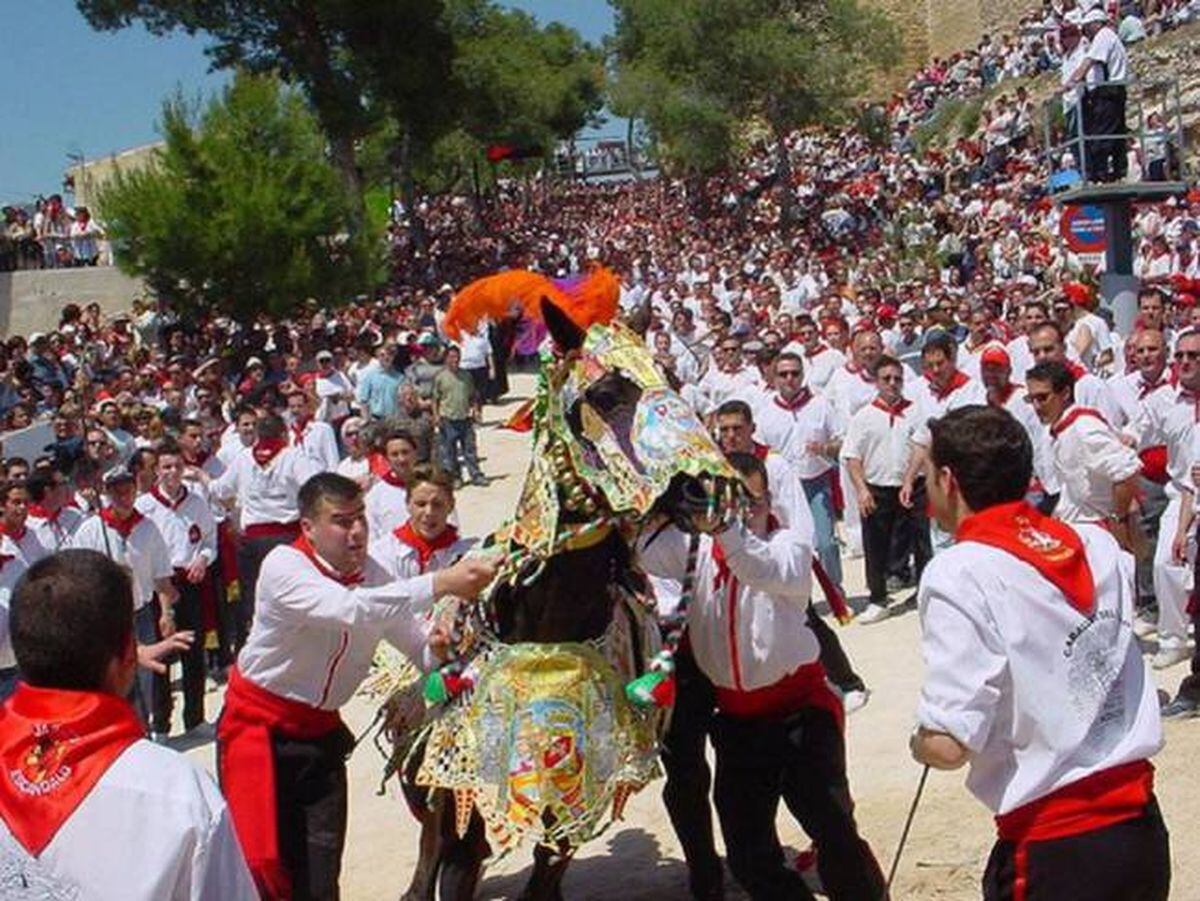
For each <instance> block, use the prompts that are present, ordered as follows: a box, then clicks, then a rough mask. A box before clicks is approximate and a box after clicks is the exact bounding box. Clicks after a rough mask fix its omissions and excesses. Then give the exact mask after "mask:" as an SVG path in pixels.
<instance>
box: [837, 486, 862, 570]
mask: <svg viewBox="0 0 1200 901" xmlns="http://www.w3.org/2000/svg"><path fill="white" fill-rule="evenodd" d="M838 478H839V479H840V480H841V483H842V497H843V498H844V499H845V509H843V510H842V530H843V532H842V534H843V536H844V537H845V539H846V555H847V556H849V557H861V556H862V553H863V540H862V517H861V516H860V515H859V512H858V495H856V494H855V493H854V482H853V481H851V479H850V471H849V470H848V469H846V464H845V463H842V464H841V465H840V466H839V467H838Z"/></svg>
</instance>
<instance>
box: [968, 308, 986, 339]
mask: <svg viewBox="0 0 1200 901" xmlns="http://www.w3.org/2000/svg"><path fill="white" fill-rule="evenodd" d="M990 322H991V321H990V319H989V318H988V314H987V313H985V312H984V311H983V310H976V311H975V312H974V313H972V314H971V320H970V323H969V325H968V328H969V329H970V331H971V337H972V338H974V339H975V340H976V341H979V340H980V339H982V338H983V337H984V336H985V335H986V334H987V330H988V325H990Z"/></svg>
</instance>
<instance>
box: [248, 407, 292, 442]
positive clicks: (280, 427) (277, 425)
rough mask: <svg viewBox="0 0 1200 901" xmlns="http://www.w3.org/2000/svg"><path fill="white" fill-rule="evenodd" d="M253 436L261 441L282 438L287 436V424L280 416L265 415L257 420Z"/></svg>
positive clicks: (273, 414)
mask: <svg viewBox="0 0 1200 901" xmlns="http://www.w3.org/2000/svg"><path fill="white" fill-rule="evenodd" d="M255 434H256V435H258V437H259V438H260V439H261V440H263V441H271V440H274V439H276V438H283V437H284V436H286V435H287V424H286V423H285V422H284V421H283V417H282V416H278V415H276V414H275V413H267V414H265V415H263V416H260V417H259V418H258V423H257V424H256V425H255Z"/></svg>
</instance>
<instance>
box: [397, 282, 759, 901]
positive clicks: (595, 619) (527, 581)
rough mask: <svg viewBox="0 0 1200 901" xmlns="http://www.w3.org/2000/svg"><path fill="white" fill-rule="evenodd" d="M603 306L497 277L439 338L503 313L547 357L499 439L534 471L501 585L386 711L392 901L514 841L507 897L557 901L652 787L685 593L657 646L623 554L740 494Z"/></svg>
mask: <svg viewBox="0 0 1200 901" xmlns="http://www.w3.org/2000/svg"><path fill="white" fill-rule="evenodd" d="M617 292H618V287H617V281H616V279H615V278H614V277H613V276H612V274H611V273H609V272H608V271H606V270H604V269H597V270H595V271H593V272H592V273H591V274H589V275H587V276H585V277H582V278H580V279H577V280H574V281H565V282H562V281H552V280H550V279H546V278H544V277H542V276H539V275H536V274H534V273H528V272H509V273H502V274H500V275H495V276H491V277H490V278H486V279H482V280H480V281H478V282H475V283H473V284H471V285H469V286H468V287H467V288H465V289H464V290H463V291H462V292H460V293H459V294H458V295H457V296H456V297H455V299H454V301H453V303H452V304H451V306H450V309H449V311H448V313H447V317H446V322H445V328H446V330H447V332H448V333H449V334H450V335H451V336H455V335H457V334H459V333H460V332H461V330H464V329H469V328H472V327H473V326H474V325H476V324H477V323H478V322H479V321H480V320H482V319H483V318H484V317H492V318H498V317H500V316H503V315H506V314H507V313H509V312H510V310H511V309H512V305H513V304H519V305H520V306H521V307H522V309H523V312H524V314H525V315H526V316H529V317H532V318H535V319H536V320H538V321H541V322H543V323H544V324H545V326H546V328H547V330H548V332H549V336H550V338H551V340H552V343H553V349H552V350H551V351H548V352H545V353H543V357H542V365H541V369H540V373H539V380H538V388H537V394H536V397H535V398H534V400H533V401H532V402H531V403H530V404H527V405H526V407H525V408H524V409H523V410H522V412H521V414H520V415H519V416H518V417H516V421H514V422H512V423H511V425H513V426H514V427H516V428H520V429H522V430H526V429H527V430H529V431H531V433H532V454H531V460H530V463H529V469H528V472H527V475H526V478H525V482H524V486H523V489H522V491H521V495H520V500H519V502H518V504H517V509H516V512H515V515H514V516H513V518H512V519H511V520H510V521H508V522H507V523H506V524H505V525H504V526H503V527H502V528H500V529H499V530H498V531H497V532H496V533H494V534H493V535H491V536H489V538H488V539H487V540H486V541H485V542H484V546H485V548H488V549H490V552H492V553H496V554H498V555H499V556H500V558H501V560H502V563H501V567H500V572H499V574H498V576H497V578H496V580H495V581H494V582H493V584H492V585H491V586H490V587H489V588H488V589H486V590H485V591H484V592H483V594H482V595H481V596H480V597H479V598H475V599H467V600H465V601H459V602H457V606H456V607H454V608H452V609H451V610H449V611H445V612H443V614H442V616H443V622H444V623H445V632H446V633H447V634H448V636H449V639H450V641H449V644H450V648H451V650H450V656H451V659H450V661H449V662H448V663H447V664H446V665H444V666H443V667H442V668H441V669H440V670H438V671H437V672H434V673H431V674H430V675H428V676H427V677H426V678H425V679H424V680H423V682H419V683H416V684H414V685H413V686H412V687H410V688H408V689H407V690H406V691H405V692H402V693H400V694H399V695H397V696H395V697H393V699H392V700H391V702H390V705H389V706H390V710H391V713H392V715H393V722H395V721H396V718H398V719H399V720H400V721H402V722H403V723H404V726H402V727H400V728H398V729H393V730H392V734H393V735H395V739H396V743H395V750H394V752H393V756H392V763H391V767H392V770H391V771H392V772H395V771H398V772H400V774H401V777H402V784H403V786H404V790H405V795H406V797H407V798H408V800H409V802H410V806H411V807H412V808H413V810H414V812H416V813H417V815H418V817H419V818H420V819H421V823H422V835H421V848H420V852H421V853H420V860H419V863H418V866H417V869H416V872H415V873H414V875H413V880H412V884H411V886H410V887H409V889H408V891H407V892H406V894H405V896H404V897H405V899H408V901H426V899H428V901H432V899H433V898H434V897H435V889H436V890H438V891H439V892H440V897H441V898H442V899H443V901H467V899H470V898H471V897H473V895H474V894H475V891H476V889H477V887H478V882H479V879H480V876H481V873H482V868H483V863H484V861H485V860H486V859H487V858H489V857H490V856H492V855H494V854H503V853H506V852H508V851H511V850H512V849H514V848H516V847H517V846H518V845H519V844H520V843H521V842H522V840H523V839H525V838H526V837H533V838H535V839H536V841H537V845H536V848H535V850H534V858H535V866H534V870H533V874H532V876H531V878H530V880H529V882H528V884H527V885H526V887H525V890H524V893H523V895H522V897H523V898H528V899H531V901H532V899H537V901H541V899H554V898H558V897H560V893H561V881H562V877H563V873H564V872H565V870H566V868H567V865H568V863H569V862H570V859H571V856H572V854H573V853H574V851H575V850H576V849H577V848H578V847H579V846H580V845H582V844H583V843H584V842H586V841H588V840H590V839H592V838H594V837H595V836H597V835H598V834H599V833H600V832H602V831H603V830H604V829H605V828H606V827H607V826H608V825H609V824H610V823H611V822H612V821H613V820H614V819H619V818H620V816H621V812H622V809H623V807H624V805H625V802H626V800H627V799H628V798H629V796H630V795H631V794H632V793H634V792H636V791H637V790H639V789H640V788H642V787H643V786H644V785H646V783H648V782H649V781H650V780H651V779H653V778H655V777H656V776H657V775H658V765H657V752H658V746H657V738H658V729H659V727H660V726H661V721H662V719H663V711H664V708H665V707H667V706H669V705H670V703H671V701H672V699H673V686H674V683H673V677H672V669H673V666H672V656H673V653H674V649H675V646H676V644H677V643H678V640H679V637H680V633H681V630H682V628H683V625H682V624H683V622H684V621H685V620H684V615H685V614H686V599H687V596H688V593H689V591H688V586H686V585H685V586H684V601H683V602H682V603H681V605H680V610H679V611H677V613H676V616H675V619H674V620H673V622H674V625H673V626H671V627H670V628H669V629H668V631H667V634H666V636H665V638H664V637H663V635H662V633H661V632H660V624H659V622H658V621H657V618H656V616H655V608H654V602H653V599H652V597H651V593H650V591H649V589H648V586H647V582H646V579H645V577H644V575H643V574H642V573H641V572H640V571H639V570H638V568H637V565H636V562H635V560H634V556H633V552H632V546H633V543H634V541H635V540H636V536H637V533H638V531H639V529H640V528H641V527H642V525H643V524H644V523H645V522H646V521H647V518H648V517H650V516H651V515H652V514H656V513H664V514H666V515H667V516H668V517H669V518H670V519H671V520H672V521H675V522H677V523H678V524H679V525H680V526H681V527H685V528H686V527H688V525H689V523H690V522H691V519H692V517H693V516H694V515H696V514H697V513H700V514H704V515H708V516H712V515H715V516H718V517H725V516H732V515H734V514H735V512H736V509H737V508H738V506H739V504H740V503H741V488H740V482H739V481H738V479H737V475H736V474H735V473H734V471H733V470H732V469H731V468H730V467H729V465H728V464H727V463H726V461H725V458H724V456H723V455H722V453H721V452H720V450H719V449H718V447H717V446H716V445H715V444H714V443H713V441H712V439H711V437H710V436H709V435H708V433H707V432H706V431H705V429H704V428H703V426H702V425H701V423H700V421H699V420H698V419H697V418H696V415H695V413H694V412H693V411H692V409H691V408H690V407H689V406H688V404H687V403H685V402H684V401H683V400H682V399H681V398H680V397H679V396H678V395H677V394H676V393H675V392H674V391H672V390H671V389H670V387H669V386H668V385H667V383H666V381H665V379H664V378H663V376H662V374H661V373H660V371H659V370H658V369H657V368H656V367H655V365H654V363H653V361H652V359H651V356H650V353H649V351H648V349H647V348H646V345H645V343H644V342H643V341H642V339H641V338H640V337H639V336H637V335H636V334H635V333H634V332H632V331H630V330H629V329H627V328H625V327H624V326H622V325H620V324H618V323H617V322H615V321H614V317H615V313H616V308H617ZM693 556H694V554H693ZM400 711H404V713H400ZM397 733H398V734H397ZM385 779H386V776H385Z"/></svg>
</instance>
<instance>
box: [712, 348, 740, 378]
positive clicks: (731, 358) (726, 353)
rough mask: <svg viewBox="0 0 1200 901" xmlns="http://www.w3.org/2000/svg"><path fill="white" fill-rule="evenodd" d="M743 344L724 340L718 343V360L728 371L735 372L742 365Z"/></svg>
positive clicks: (722, 367)
mask: <svg viewBox="0 0 1200 901" xmlns="http://www.w3.org/2000/svg"><path fill="white" fill-rule="evenodd" d="M741 350H742V346H741V345H740V344H738V342H736V341H722V342H721V343H720V344H719V345H717V355H718V356H717V362H719V363H720V364H721V369H723V370H724V371H726V372H735V371H736V370H738V369H739V368H740V367H741V362H742V354H741Z"/></svg>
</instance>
